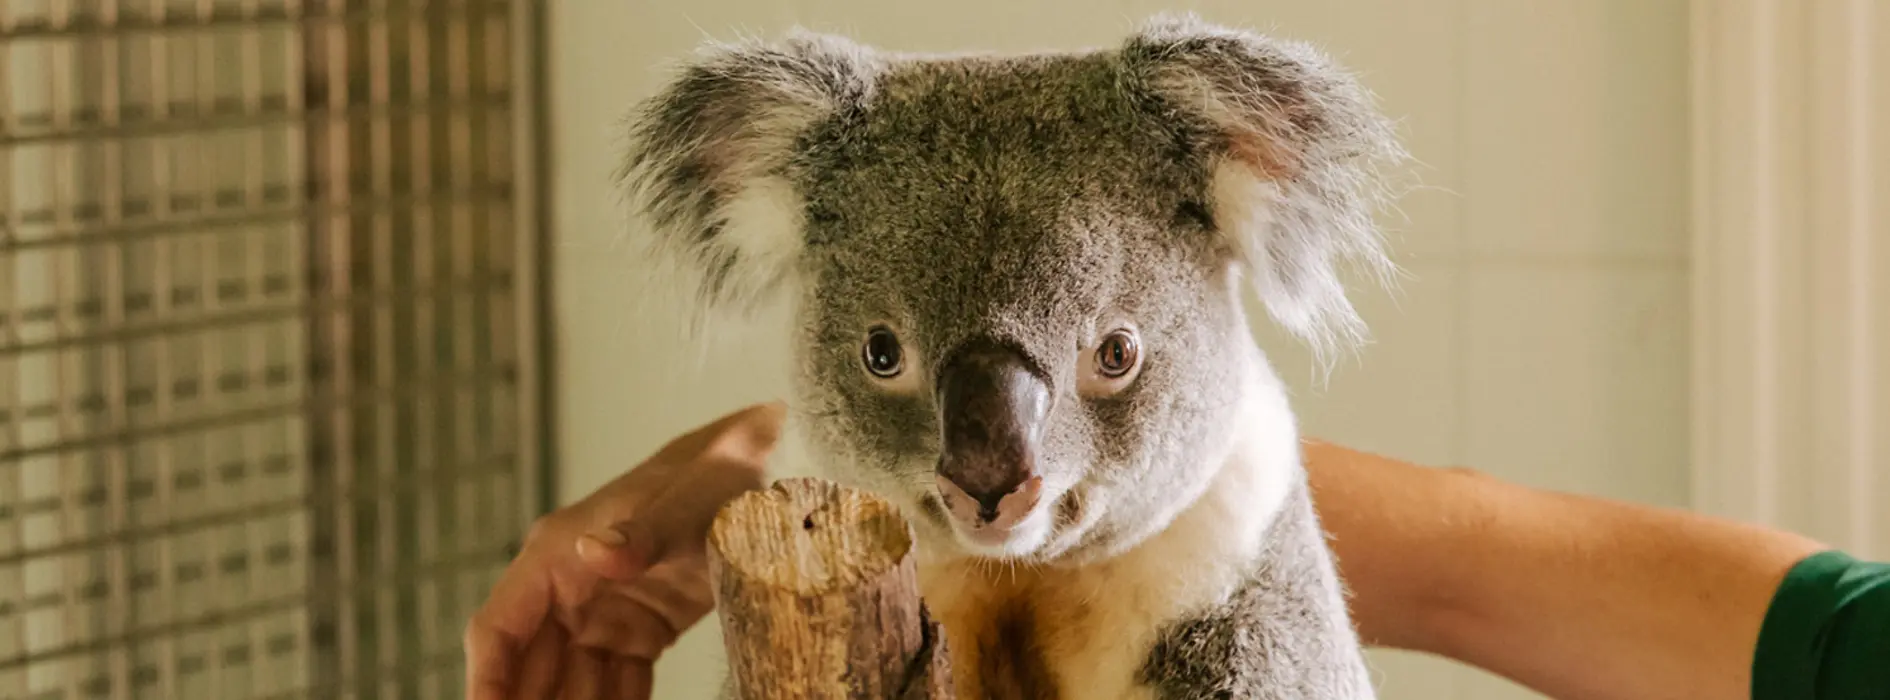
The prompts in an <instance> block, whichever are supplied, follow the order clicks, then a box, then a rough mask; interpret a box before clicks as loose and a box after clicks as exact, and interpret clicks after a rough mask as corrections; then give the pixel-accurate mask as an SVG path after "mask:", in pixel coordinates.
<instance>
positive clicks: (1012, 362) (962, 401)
mask: <svg viewBox="0 0 1890 700" xmlns="http://www.w3.org/2000/svg"><path fill="white" fill-rule="evenodd" d="M938 407H939V424H940V426H941V427H942V431H943V435H942V438H943V439H942V440H941V444H940V448H941V449H940V454H939V460H938V470H937V471H938V487H939V496H940V497H941V498H943V499H944V501H945V507H946V508H947V509H948V510H950V511H951V512H952V514H953V515H954V516H956V517H957V518H958V519H960V520H961V521H963V522H965V523H966V524H968V525H974V526H983V527H991V528H995V529H999V530H1004V529H1009V528H1010V527H1012V526H1014V525H1016V524H1017V523H1019V522H1021V521H1022V520H1023V519H1024V517H1025V516H1026V515H1029V514H1030V511H1031V509H1032V508H1033V507H1035V506H1036V505H1037V499H1038V497H1039V494H1040V492H1041V490H1042V486H1043V479H1042V477H1041V476H1039V475H1038V473H1037V451H1038V448H1039V440H1040V438H1041V435H1042V433H1043V425H1044V421H1045V418H1046V416H1047V415H1048V414H1049V412H1050V387H1049V384H1048V382H1046V381H1044V379H1043V378H1042V377H1041V376H1039V375H1038V374H1037V373H1036V372H1034V371H1033V370H1032V369H1031V366H1030V364H1029V363H1028V362H1026V361H1025V360H1024V357H1023V355H1022V354H1021V353H1019V352H1017V351H1016V350H1013V349H1010V348H1007V347H1004V346H1002V345H999V344H996V343H992V342H988V341H985V342H974V343H969V344H967V345H965V346H963V347H961V348H960V349H959V351H958V352H957V353H956V354H954V355H952V356H951V359H950V360H949V361H948V362H947V363H946V364H945V366H944V367H943V368H942V369H940V371H939V374H938Z"/></svg>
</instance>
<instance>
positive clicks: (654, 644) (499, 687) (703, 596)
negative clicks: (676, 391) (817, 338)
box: [464, 403, 786, 700]
mask: <svg viewBox="0 0 1890 700" xmlns="http://www.w3.org/2000/svg"><path fill="white" fill-rule="evenodd" d="M785 410H786V409H785V407H784V406H782V405H781V404H779V403H768V404H759V405H754V406H749V407H747V408H745V409H742V410H740V411H736V412H734V413H731V414H729V415H726V416H723V417H722V418H720V419H718V420H716V421H715V422H713V423H710V424H708V425H705V426H702V427H700V428H697V429H695V430H694V431H691V432H689V433H687V434H685V435H683V436H681V437H678V438H676V439H674V440H672V441H671V442H669V443H668V444H666V445H664V446H663V447H662V448H661V449H660V450H658V451H657V452H656V454H654V455H652V456H651V457H650V458H649V459H647V460H645V461H644V462H643V463H641V464H638V465H637V466H635V467H633V468H632V469H631V470H630V471H628V472H626V473H624V474H623V475H622V476H619V477H617V478H616V479H614V480H612V481H611V482H609V483H607V484H605V485H604V486H603V487H602V488H599V489H598V490H597V491H595V492H592V493H591V495H589V496H587V497H585V498H584V499H583V500H581V501H578V502H577V503H573V504H571V505H568V506H565V507H563V508H560V509H558V510H556V511H553V512H551V513H549V514H546V515H545V516H543V517H541V518H539V519H538V521H537V522H535V523H533V524H532V527H531V531H530V533H529V534H527V535H526V537H525V541H524V544H523V546H522V547H521V548H520V551H519V555H518V556H517V557H515V558H514V559H513V560H512V563H511V564H510V565H509V566H507V567H506V570H505V573H504V574H502V575H501V576H500V578H499V582H498V583H497V584H496V585H494V586H493V588H492V592H491V593H490V594H489V595H488V597H487V599H486V602H485V604H484V605H483V606H481V607H480V609H479V611H478V612H477V613H475V614H474V615H473V618H472V620H471V622H470V623H469V624H468V625H467V628H466V634H465V640H464V644H465V653H466V696H467V698H468V700H504V699H510V698H532V699H534V700H536V699H537V698H572V699H578V698H583V699H590V698H613V699H622V700H647V699H648V698H649V697H650V692H651V690H650V689H651V684H652V679H651V668H652V666H653V665H654V664H655V661H656V658H657V656H658V655H659V654H661V653H662V652H663V650H664V649H667V648H668V647H669V646H670V645H671V644H674V643H675V642H676V638H677V637H678V636H680V635H681V634H682V633H683V632H684V631H685V630H687V629H689V627H690V626H691V625H694V624H695V623H696V622H697V621H698V620H700V619H702V617H703V616H705V615H707V614H708V613H709V610H710V609H711V608H712V607H713V605H714V598H713V595H712V593H711V591H710V588H709V576H708V558H707V554H706V552H705V549H704V548H705V547H706V540H707V536H708V531H709V525H710V523H711V521H713V520H714V518H715V515H716V513H717V512H718V510H719V509H720V508H721V507H722V505H723V504H725V503H727V502H729V501H730V500H732V499H734V498H735V497H736V496H739V495H741V494H742V493H744V492H747V491H750V490H753V489H757V488H760V487H761V486H762V484H763V481H764V472H765V469H766V461H767V458H768V455H769V454H770V453H771V452H772V451H773V449H774V445H775V442H776V440H777V439H778V438H779V436H780V429H781V423H782V421H783V419H784V416H785Z"/></svg>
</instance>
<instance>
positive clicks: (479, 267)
mask: <svg viewBox="0 0 1890 700" xmlns="http://www.w3.org/2000/svg"><path fill="white" fill-rule="evenodd" d="M75 5H76V7H75ZM542 32H543V7H542V3H541V2H540V1H539V0H511V1H509V2H507V1H500V0H430V1H422V0H96V1H94V2H78V0H7V2H6V4H5V7H0V695H4V696H6V697H15V696H16V695H21V696H23V697H29V698H41V697H46V698H52V697H68V696H72V697H77V696H88V697H92V696H96V697H111V698H130V697H143V696H152V697H202V696H206V693H207V694H208V695H212V696H217V697H284V698H287V697H332V696H340V695H370V696H376V697H380V696H388V697H415V698H433V697H444V696H450V695H452V694H453V689H455V688H457V684H458V683H459V682H460V675H461V674H460V672H459V671H458V670H457V666H458V664H459V663H460V661H461V659H460V658H459V650H458V637H459V625H460V624H461V622H460V621H461V620H463V617H464V615H465V614H467V613H469V612H470V609H471V607H472V606H474V605H476V604H477V603H478V602H479V600H480V599H481V598H483V596H484V594H485V591H486V590H487V589H488V588H489V586H490V584H491V581H492V580H493V579H494V578H495V577H496V575H497V573H498V571H499V570H500V569H501V568H502V566H503V564H505V563H506V561H508V560H509V558H510V552H511V551H512V550H514V549H515V547H516V541H515V538H516V537H517V536H519V535H520V534H522V532H523V531H524V530H525V525H526V524H528V523H529V522H530V520H531V519H532V518H533V517H536V516H537V515H538V514H539V513H542V512H543V511H545V510H546V509H548V508H549V507H550V506H551V503H550V498H551V493H552V488H551V487H552V483H551V476H550V473H551V469H550V465H551V460H552V459H553V457H554V455H553V453H552V451H551V449H550V440H549V438H548V436H549V435H550V431H549V420H550V419H551V416H550V412H549V407H550V405H551V401H550V400H549V399H550V388H549V387H550V383H549V382H548V381H546V378H547V377H548V376H549V373H548V369H549V368H548V358H549V357H550V352H549V350H550V337H549V335H550V334H549V333H548V332H547V329H546V328H545V326H544V322H545V319H547V318H549V315H548V303H549V302H548V299H549V290H548V287H547V285H546V280H547V278H548V275H547V274H546V272H547V265H548V257H547V256H545V255H544V254H543V253H544V248H545V241H546V237H547V236H548V232H549V230H550V229H549V226H548V224H549V221H548V217H547V215H546V213H545V207H543V205H542V203H543V187H544V183H543V180H542V178H541V177H540V174H541V173H542V172H544V162H543V151H542V149H541V148H540V145H541V144H542V143H543V131H544V129H545V128H546V127H545V120H544V118H543V116H544V111H545V110H544V105H543V97H542V95H541V94H540V92H539V90H540V86H542V85H544V78H543V70H544V69H543V65H542V63H543V59H542V55H543V51H542V47H543V45H544V44H543V41H542ZM501 50H503V51H504V55H503V56H501V55H498V52H499V51H501ZM40 75H44V76H45V78H44V79H43V80H44V84H43V85H39V86H37V87H35V86H32V85H27V84H26V83H27V82H30V81H33V80H34V79H35V78H36V76H40ZM475 79H477V80H478V83H477V84H475ZM41 88H44V89H43V90H41ZM36 90H38V91H40V92H43V94H39V93H36V92H35V91H36ZM23 95H24V96H27V97H28V98H30V99H23V98H22V96H23ZM29 101H30V102H33V104H31V105H28V104H26V103H27V102H29ZM26 107H32V108H33V109H32V110H31V113H28V110H26V109H25V108H26ZM231 172H234V173H235V174H234V175H231V174H229V173H231ZM48 261H50V262H48ZM49 265H50V266H49ZM429 330H432V331H436V333H435V334H428V333H426V331H429ZM428 351H432V352H430V353H429V352H428ZM449 516H450V517H449ZM285 577H286V578H285ZM265 623H267V624H265ZM272 625H273V626H272ZM15 689H20V691H22V692H20V693H16V691H15Z"/></svg>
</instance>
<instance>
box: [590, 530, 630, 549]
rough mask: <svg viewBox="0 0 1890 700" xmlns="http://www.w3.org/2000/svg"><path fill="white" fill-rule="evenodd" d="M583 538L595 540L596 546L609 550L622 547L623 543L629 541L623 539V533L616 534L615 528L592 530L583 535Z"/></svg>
mask: <svg viewBox="0 0 1890 700" xmlns="http://www.w3.org/2000/svg"><path fill="white" fill-rule="evenodd" d="M584 536H585V537H588V538H590V539H593V540H596V541H597V543H598V544H601V545H604V546H605V547H611V548H616V547H622V546H624V544H625V543H627V542H629V540H627V539H624V536H623V533H621V532H618V531H617V530H616V529H615V528H604V529H602V530H592V531H590V532H588V533H585V535H584Z"/></svg>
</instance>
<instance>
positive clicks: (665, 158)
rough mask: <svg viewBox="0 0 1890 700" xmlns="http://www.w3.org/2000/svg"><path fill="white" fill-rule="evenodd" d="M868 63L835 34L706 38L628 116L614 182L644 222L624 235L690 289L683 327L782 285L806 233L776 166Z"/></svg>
mask: <svg viewBox="0 0 1890 700" xmlns="http://www.w3.org/2000/svg"><path fill="white" fill-rule="evenodd" d="M877 65H878V59H877V58H875V56H874V54H872V52H871V51H870V50H868V49H866V48H864V47H861V46H859V45H857V44H854V43H852V42H850V41H849V40H847V39H845V38H842V37H838V36H832V35H824V34H816V33H811V32H805V31H799V30H796V31H793V32H790V33H789V35H788V37H787V38H786V39H784V40H782V41H779V42H764V41H760V40H755V39H750V40H745V41H741V42H734V43H710V44H707V45H705V46H704V47H703V48H702V49H701V50H700V52H699V55H698V56H697V57H696V59H695V60H694V61H692V62H690V63H688V64H686V65H684V66H682V67H681V69H680V70H679V71H678V75H676V76H675V77H673V78H672V79H671V80H670V82H668V83H667V84H665V85H664V86H663V88H662V89H661V90H660V91H659V92H658V93H657V94H656V95H653V96H651V97H650V98H649V99H647V100H645V101H643V102H642V103H641V104H639V105H638V107H637V109H636V110H635V111H634V112H633V113H632V114H631V115H630V118H629V124H628V127H629V128H628V135H629V146H628V149H627V151H626V157H625V160H624V163H623V166H622V168H621V170H620V171H619V179H620V181H621V182H622V183H623V185H624V192H625V194H626V195H627V197H628V198H629V200H630V205H631V209H632V210H633V211H636V212H639V213H641V214H643V215H644V216H641V217H638V218H640V219H641V220H642V221H643V222H644V223H645V224H646V225H649V226H651V227H652V228H653V229H654V230H653V231H652V234H653V235H642V236H633V237H632V239H633V240H635V241H637V242H640V243H642V244H644V245H643V246H642V247H641V248H640V249H639V250H638V251H637V252H638V253H640V254H643V255H646V256H649V257H650V259H651V260H652V261H653V263H654V264H653V265H652V267H654V268H656V270H657V271H658V272H659V273H660V275H661V276H662V277H664V279H663V280H661V281H660V282H657V281H654V280H653V282H654V283H657V284H662V283H668V284H669V285H671V286H672V288H673V286H674V285H677V284H680V285H681V286H682V287H683V288H684V289H687V290H692V292H693V294H694V296H695V298H694V299H693V301H694V302H695V303H694V304H692V305H691V311H692V317H693V318H692V319H691V321H692V323H691V326H692V330H696V331H701V330H704V329H705V328H707V327H713V326H715V325H717V324H710V323H705V321H706V320H707V319H708V317H711V316H713V315H715V314H717V313H718V312H724V311H727V312H736V313H746V312H751V311H754V310H756V309H757V308H758V307H761V306H765V305H767V304H768V303H770V302H772V301H774V300H776V299H778V298H779V297H780V294H779V292H781V291H783V290H784V289H786V288H787V287H789V286H791V285H792V283H793V282H794V278H795V277H796V272H797V269H796V268H797V262H798V260H799V257H800V253H801V249H802V245H803V241H804V235H805V231H804V225H805V221H804V215H803V206H802V200H801V197H800V195H799V193H797V192H795V190H794V187H793V185H792V183H791V182H790V180H789V179H788V177H787V172H786V169H787V168H788V167H790V164H791V160H792V158H793V156H794V149H795V145H796V141H797V140H798V139H799V138H800V137H801V136H802V135H803V134H804V133H805V132H806V131H807V130H808V129H809V128H810V127H811V126H813V125H814V124H816V123H818V122H819V121H820V120H822V119H824V118H826V117H827V116H828V115H830V114H832V113H833V112H834V111H835V110H837V109H839V108H841V107H842V106H844V105H845V104H847V103H848V102H850V101H855V100H859V99H862V98H863V97H864V96H865V95H866V94H867V93H868V92H869V91H870V90H871V79H872V75H873V73H874V71H875V70H876V67H877Z"/></svg>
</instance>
